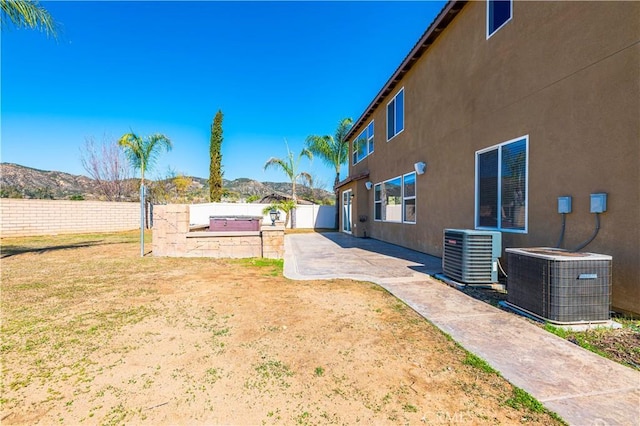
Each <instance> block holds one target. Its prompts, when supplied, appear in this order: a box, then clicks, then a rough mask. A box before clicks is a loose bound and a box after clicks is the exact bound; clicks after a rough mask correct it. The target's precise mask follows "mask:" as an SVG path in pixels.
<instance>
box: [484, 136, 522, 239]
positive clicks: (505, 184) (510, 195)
mask: <svg viewBox="0 0 640 426" xmlns="http://www.w3.org/2000/svg"><path fill="white" fill-rule="evenodd" d="M528 157H529V136H523V137H520V138H517V139H512V140H510V141H507V142H504V143H501V144H498V145H495V146H492V147H491V148H487V149H484V150H482V151H478V152H476V209H475V211H476V213H475V216H476V218H475V219H476V220H475V223H476V228H482V229H496V230H500V231H506V232H527V206H528V204H527V203H528V194H527V188H528V169H529V163H528Z"/></svg>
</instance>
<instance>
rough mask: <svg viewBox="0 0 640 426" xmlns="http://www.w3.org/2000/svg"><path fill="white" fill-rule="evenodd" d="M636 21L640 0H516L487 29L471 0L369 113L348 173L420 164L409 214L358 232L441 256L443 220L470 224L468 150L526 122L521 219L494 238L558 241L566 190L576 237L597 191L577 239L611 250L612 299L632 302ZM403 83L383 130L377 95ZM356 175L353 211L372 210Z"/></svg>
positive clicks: (637, 223) (637, 279)
mask: <svg viewBox="0 0 640 426" xmlns="http://www.w3.org/2000/svg"><path fill="white" fill-rule="evenodd" d="M638 22H640V3H638V2H514V3H513V19H512V20H511V21H510V22H508V23H507V24H506V25H505V26H504V27H503V28H502V29H500V30H499V31H498V32H497V33H496V34H494V35H493V36H492V37H491V38H489V39H488V40H487V39H486V3H485V2H469V3H468V4H467V5H466V6H465V7H464V8H463V9H462V10H461V12H460V13H459V15H458V16H457V17H456V18H455V19H454V20H453V22H452V23H450V24H449V26H448V27H447V28H446V29H445V30H444V31H443V32H442V34H441V35H440V36H439V38H438V39H437V40H436V42H435V43H434V44H433V45H432V46H431V47H430V49H429V50H428V51H427V52H426V53H425V54H424V55H423V56H422V57H421V58H420V59H419V60H418V61H417V63H416V64H415V65H414V66H413V68H412V69H411V70H410V71H409V72H408V73H407V74H406V76H405V77H404V78H403V79H402V81H401V82H400V83H399V84H398V86H397V87H396V88H395V89H394V90H393V91H392V92H391V94H390V95H389V96H388V97H387V98H386V99H384V100H383V101H382V103H381V105H380V106H379V107H378V108H377V109H376V110H375V111H374V112H373V114H372V119H374V120H375V135H376V136H375V152H374V153H373V154H371V155H370V156H368V157H367V158H365V159H364V160H363V161H361V162H360V163H358V164H356V165H355V166H353V165H351V166H350V172H349V174H350V175H358V174H360V173H362V172H364V171H368V172H369V173H370V175H369V178H368V180H370V181H371V182H373V183H379V182H382V181H384V180H387V179H390V178H394V177H397V176H400V175H402V174H405V173H408V172H410V171H412V170H413V164H414V163H415V162H417V161H425V162H426V163H427V171H426V173H425V174H424V175H421V176H417V182H416V187H417V223H416V224H415V225H412V224H397V223H383V222H374V221H373V220H371V221H370V222H369V223H368V224H367V227H368V234H369V235H370V236H372V237H374V238H378V239H381V240H384V241H389V242H392V243H395V244H399V245H402V246H406V247H410V248H413V249H416V250H419V251H422V252H426V253H429V254H433V255H436V256H441V255H442V232H443V229H445V228H469V229H473V228H474V226H475V223H474V214H475V213H474V212H475V210H474V206H475V153H476V151H478V150H481V149H485V148H489V147H491V146H494V145H496V144H499V143H502V142H506V141H508V140H511V139H514V138H517V137H520V136H524V135H528V137H529V152H528V160H529V168H528V231H527V232H526V233H520V234H518V233H509V232H503V248H506V247H532V246H549V245H554V244H555V243H556V241H557V239H558V236H559V233H560V229H561V215H560V214H558V213H557V197H558V196H565V195H570V196H572V197H573V212H572V213H570V214H568V215H567V228H566V234H565V240H564V241H565V244H564V247H565V248H572V247H576V246H577V245H579V244H580V243H581V242H583V241H585V240H586V239H588V237H589V236H590V235H591V234H592V232H593V230H594V228H595V216H594V214H591V213H590V212H589V196H590V194H591V193H596V192H606V193H607V194H608V206H607V211H606V212H605V213H603V214H601V215H600V220H601V229H600V231H599V234H598V236H597V237H596V239H595V240H594V241H593V242H592V243H591V244H590V245H589V246H588V247H587V248H585V250H588V251H590V252H596V253H604V254H609V255H611V256H613V295H612V301H613V306H614V307H615V308H617V309H619V310H625V311H631V312H635V313H640V247H639V246H640V114H639V111H640V25H638ZM401 87H404V91H405V93H404V97H405V122H404V127H405V130H404V131H403V132H402V133H400V134H399V135H397V136H396V137H395V138H393V139H392V140H391V141H389V142H387V141H386V105H387V103H388V102H389V100H391V98H392V97H393V96H394V95H395V94H396V93H397V92H398V90H399V89H400V88H401ZM368 122H369V121H367V122H365V123H364V125H365V126H366V125H367V124H368ZM357 133H359V130H356V131H355V133H354V134H357ZM355 186H356V190H354V193H355V194H356V200H355V201H354V206H355V208H356V210H357V211H354V217H356V218H357V217H358V216H357V215H359V214H367V215H368V216H369V217H370V218H371V219H372V218H373V190H371V191H366V189H365V188H364V181H358V182H356V183H355ZM356 235H358V236H362V235H359V234H358V233H356ZM503 259H504V260H506V259H505V257H504V256H503Z"/></svg>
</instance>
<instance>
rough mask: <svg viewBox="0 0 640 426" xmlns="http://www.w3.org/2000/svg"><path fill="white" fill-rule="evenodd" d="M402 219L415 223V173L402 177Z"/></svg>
mask: <svg viewBox="0 0 640 426" xmlns="http://www.w3.org/2000/svg"><path fill="white" fill-rule="evenodd" d="M402 221H403V222H406V223H416V173H415V172H412V173H407V174H406V175H404V176H403V177H402Z"/></svg>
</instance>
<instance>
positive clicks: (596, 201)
mask: <svg viewBox="0 0 640 426" xmlns="http://www.w3.org/2000/svg"><path fill="white" fill-rule="evenodd" d="M606 211H607V194H606V193H599V194H591V213H604V212H606Z"/></svg>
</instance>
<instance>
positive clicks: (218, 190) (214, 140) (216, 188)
mask: <svg viewBox="0 0 640 426" xmlns="http://www.w3.org/2000/svg"><path fill="white" fill-rule="evenodd" d="M223 117H224V114H222V111H220V110H218V112H217V113H216V116H215V117H214V118H213V123H211V142H210V145H209V155H210V157H211V163H210V164H209V197H210V198H211V202H219V201H220V200H221V199H222V193H223V190H222V139H223V138H222V119H223Z"/></svg>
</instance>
